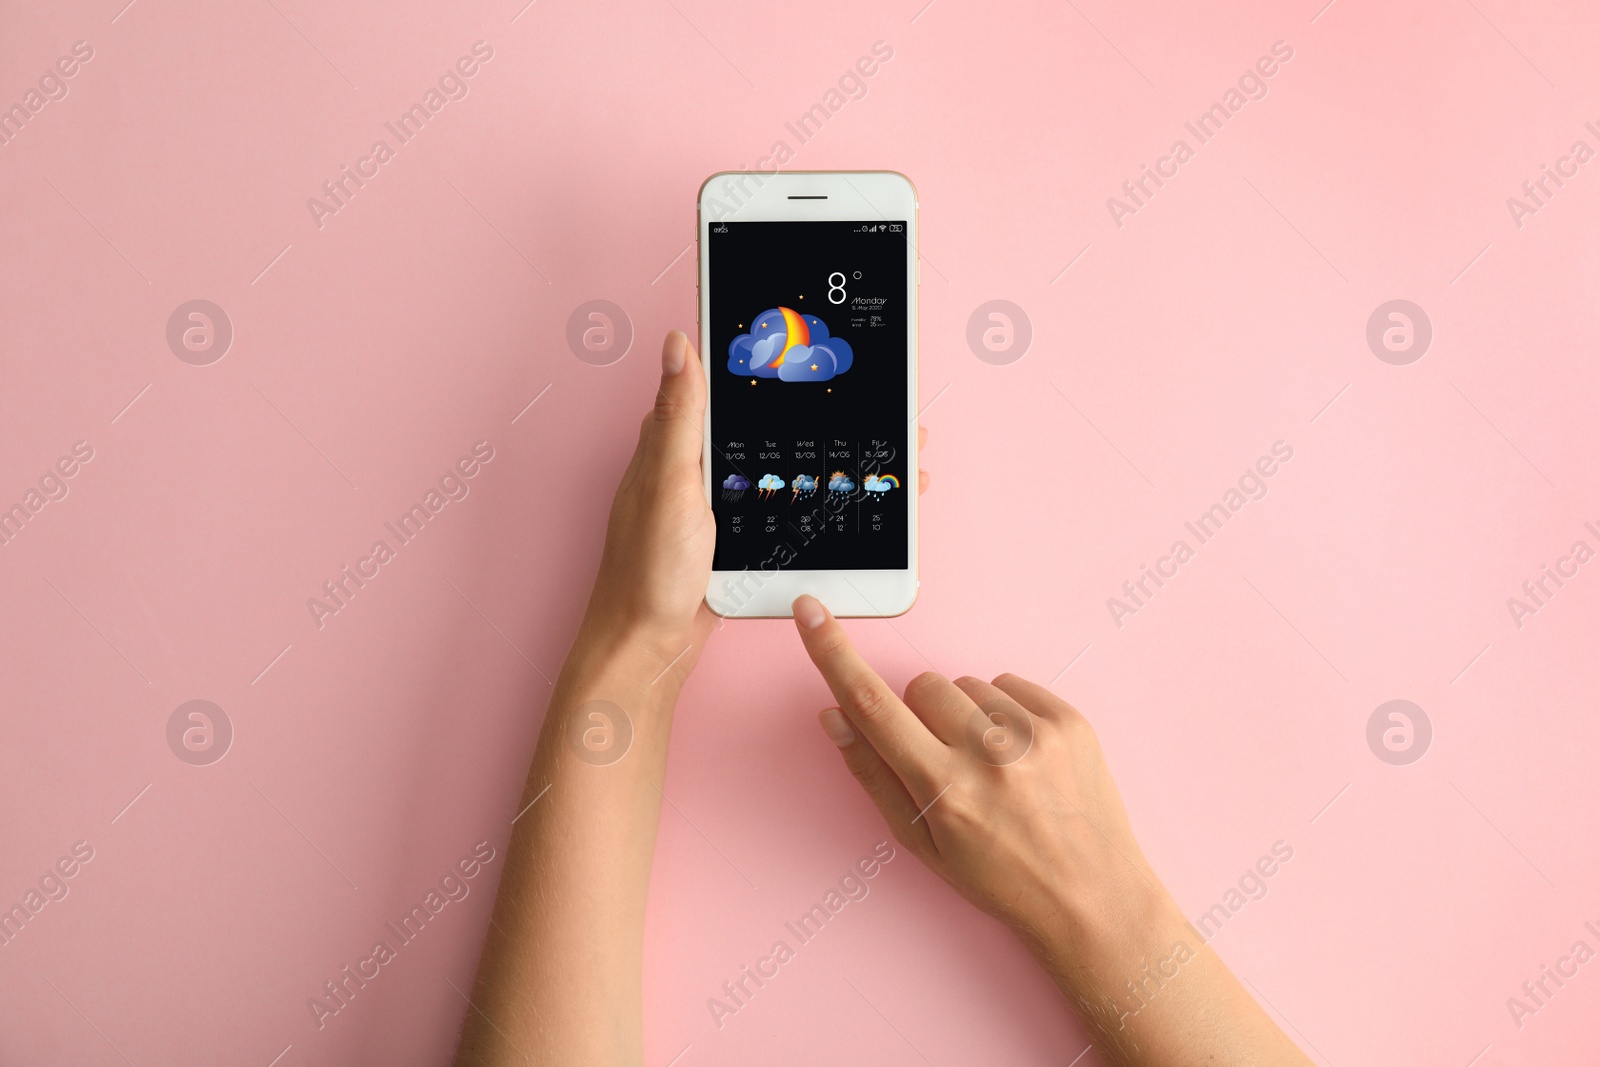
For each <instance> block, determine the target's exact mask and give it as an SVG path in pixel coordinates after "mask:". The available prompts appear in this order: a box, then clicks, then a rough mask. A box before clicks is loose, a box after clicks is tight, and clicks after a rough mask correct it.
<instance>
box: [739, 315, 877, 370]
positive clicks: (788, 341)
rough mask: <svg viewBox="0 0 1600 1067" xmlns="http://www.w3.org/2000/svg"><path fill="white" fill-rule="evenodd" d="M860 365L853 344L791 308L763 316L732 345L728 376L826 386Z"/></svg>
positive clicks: (813, 317)
mask: <svg viewBox="0 0 1600 1067" xmlns="http://www.w3.org/2000/svg"><path fill="white" fill-rule="evenodd" d="M854 362H855V352H854V350H852V349H851V347H850V344H849V342H847V341H845V340H844V339H843V338H839V337H834V336H832V335H831V334H830V333H829V332H828V326H827V323H825V322H823V321H822V320H821V319H819V318H817V317H816V316H815V315H802V314H800V313H799V312H798V311H795V310H794V309H793V308H786V307H776V308H769V309H767V310H766V311H763V312H762V313H761V314H760V315H758V316H756V318H755V321H754V322H752V323H751V324H750V332H749V333H741V334H740V335H739V336H738V337H735V338H734V339H733V340H732V341H731V342H730V343H729V345H728V370H729V371H730V372H732V373H734V374H737V375H739V376H741V377H751V378H778V379H780V380H782V381H786V382H825V381H827V380H829V379H830V378H832V377H834V376H835V375H839V374H843V373H844V372H845V371H847V370H849V369H850V366H851V364H852V363H854Z"/></svg>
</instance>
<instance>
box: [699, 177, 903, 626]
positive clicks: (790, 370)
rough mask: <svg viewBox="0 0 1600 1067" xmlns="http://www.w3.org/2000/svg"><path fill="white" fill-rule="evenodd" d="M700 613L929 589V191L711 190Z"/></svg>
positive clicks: (870, 182)
mask: <svg viewBox="0 0 1600 1067" xmlns="http://www.w3.org/2000/svg"><path fill="white" fill-rule="evenodd" d="M698 226H699V256H698V259H699V291H698V293H697V294H696V302H697V304H698V307H699V312H698V315H699V326H700V352H701V358H702V361H703V362H704V364H705V368H706V379H707V385H708V388H709V393H708V396H709V402H708V404H707V405H706V424H705V456H704V461H705V467H704V469H705V484H706V493H707V496H708V497H709V499H710V501H711V510H712V512H713V514H714V515H715V516H716V523H717V545H716V555H715V557H714V559H713V561H712V565H711V583H710V585H709V587H708V588H707V589H706V603H707V604H709V605H710V607H711V609H712V610H713V611H715V612H716V613H717V614H718V615H722V616H724V617H729V618H780V617H788V616H790V615H791V614H792V611H791V608H790V605H791V604H792V603H793V601H794V598H795V597H797V596H799V595H800V594H802V593H810V594H811V595H813V596H815V597H816V598H817V599H819V600H821V601H822V602H823V604H825V605H827V607H828V609H829V610H830V611H832V612H833V613H834V614H835V615H839V616H873V617H887V616H893V615H901V614H904V613H905V612H906V611H907V610H909V609H910V607H911V605H912V603H913V602H914V601H915V600H916V596H917V453H916V444H917V273H918V272H917V194H916V189H915V188H914V187H913V186H912V184H911V182H910V181H909V180H908V179H907V178H906V177H905V176H904V175H902V174H896V173H893V172H890V171H834V172H823V171H794V172H789V173H781V174H759V173H749V172H730V173H722V174H713V175H712V176H711V177H710V178H708V179H706V182H705V184H704V185H702V186H701V187H700V196H699V220H698Z"/></svg>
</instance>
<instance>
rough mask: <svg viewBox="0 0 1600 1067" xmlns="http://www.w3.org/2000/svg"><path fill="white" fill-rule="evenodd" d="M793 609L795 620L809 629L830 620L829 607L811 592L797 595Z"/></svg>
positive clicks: (813, 628)
mask: <svg viewBox="0 0 1600 1067" xmlns="http://www.w3.org/2000/svg"><path fill="white" fill-rule="evenodd" d="M793 610H794V621H795V622H797V623H799V624H800V625H801V626H803V627H805V628H806V629H807V630H815V629H816V628H817V627H819V626H821V625H822V624H823V623H825V622H827V621H828V609H827V608H825V607H823V606H822V601H820V600H818V599H817V598H816V597H814V596H812V595H810V594H809V593H807V594H804V595H802V596H797V597H795V600H794V609H793Z"/></svg>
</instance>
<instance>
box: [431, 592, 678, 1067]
mask: <svg viewBox="0 0 1600 1067" xmlns="http://www.w3.org/2000/svg"><path fill="white" fill-rule="evenodd" d="M667 662H668V660H667V659H666V658H663V657H662V654H661V653H659V652H658V651H657V650H655V649H653V648H651V647H649V646H648V645H646V644H644V643H642V642H639V641H635V640H632V639H631V638H630V637H628V636H627V635H625V634H616V633H607V632H601V630H599V629H598V628H596V627H595V626H593V625H591V624H589V623H586V624H585V626H584V629H583V631H582V632H581V634H580V636H579V639H578V641H577V643H576V644H575V645H574V647H573V650H572V652H571V654H570V655H569V656H568V658H567V662H566V664H565V665H564V666H563V668H562V671H561V676H560V678H559V679H558V680H557V683H556V687H555V692H554V694H553V696H552V698H551V701H550V707H549V710H548V712H547V714H546V716H545V721H544V726H543V729H542V730H541V731H540V735H539V743H538V747H537V749H536V751H535V754H534V759H533V765H532V769H531V770H530V772H529V775H528V781H527V784H526V786H525V787H524V789H523V795H522V798H521V800H520V801H519V803H518V810H519V811H520V812H521V814H520V815H519V816H518V817H517V820H516V822H515V824H514V826H513V831H512V837H511V843H510V847H509V849H508V855H507V857H506V867H505V871H504V874H503V875H502V880H501V886H500V893H499V898H498V900H497V902H496V906H495V911H494V916H493V926H492V927H491V932H490V936H489V938H488V941H487V944H486V947H485V950H484V954H483V960H482V963H481V964H480V966H479V970H478V980H477V985H476V987H475V989H474V992H473V996H472V1007H471V1008H470V1009H469V1010H468V1012H467V1019H466V1026H465V1031H464V1034H463V1038H462V1044H461V1052H460V1057H459V1059H458V1061H457V1062H458V1063H459V1064H463V1065H474V1067H476V1065H479V1064H485V1065H487V1064H501V1063H523V1062H528V1061H531V1062H533V1063H585V1064H595V1065H611V1064H636V1063H638V1062H639V1061H640V1059H641V1056H642V1048H641V1035H640V1022H639V1020H640V955H641V950H642V939H643V925H644V911H645V896H646V892H647V889H648V884H649V877H650V865H651V861H652V858H653V855H654V849H655V839H656V827H657V823H658V821H659V817H660V811H661V791H660V790H661V783H662V777H663V774H664V771H665V765H666V752H667V737H668V732H669V729H670V727H671V720H672V708H673V702H674V700H675V699H676V696H677V690H678V685H679V680H680V678H681V674H680V673H679V672H677V671H668V672H666V674H665V675H663V673H662V672H663V669H664V668H666V666H667ZM598 702H604V703H598ZM596 716H599V717H598V718H597V717H596ZM585 735H587V736H585ZM624 746H626V748H624Z"/></svg>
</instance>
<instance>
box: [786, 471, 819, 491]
mask: <svg viewBox="0 0 1600 1067" xmlns="http://www.w3.org/2000/svg"><path fill="white" fill-rule="evenodd" d="M789 488H790V489H793V490H795V491H796V492H798V493H812V492H815V491H816V488H817V480H816V479H815V478H813V477H811V475H809V474H797V475H795V479H794V481H792V482H790V483H789Z"/></svg>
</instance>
